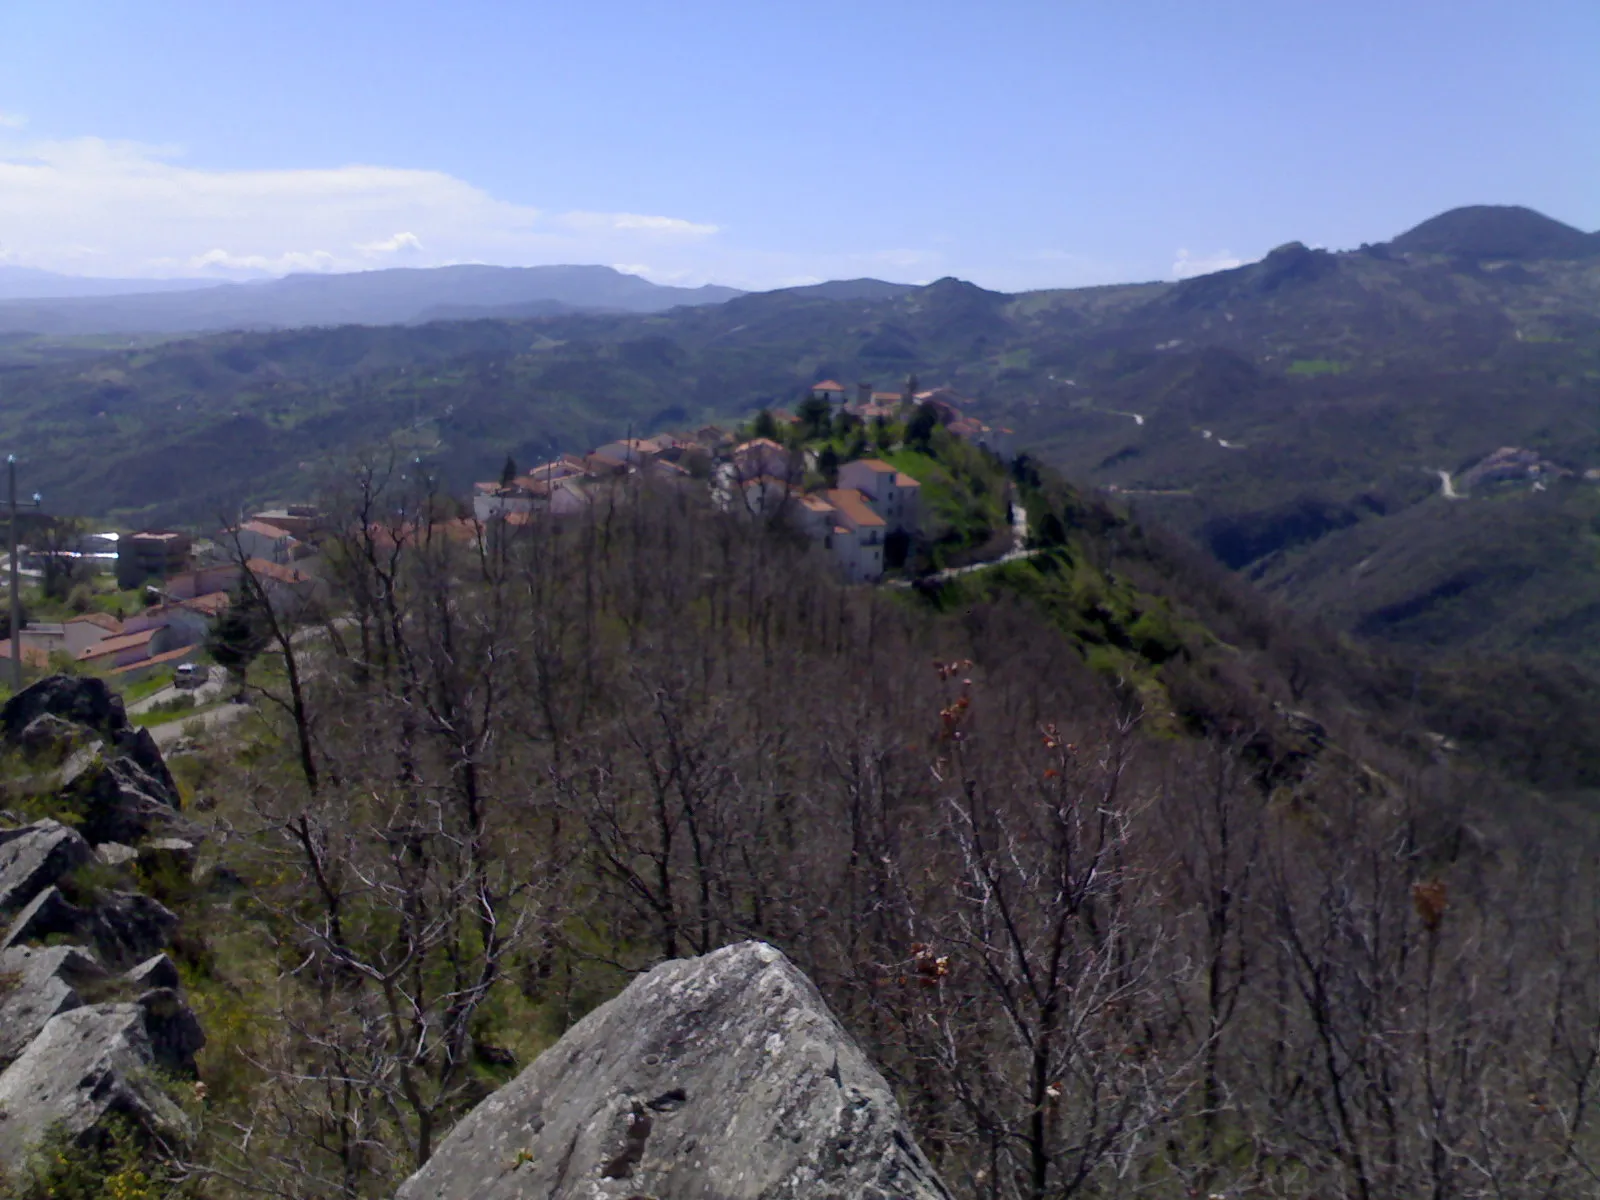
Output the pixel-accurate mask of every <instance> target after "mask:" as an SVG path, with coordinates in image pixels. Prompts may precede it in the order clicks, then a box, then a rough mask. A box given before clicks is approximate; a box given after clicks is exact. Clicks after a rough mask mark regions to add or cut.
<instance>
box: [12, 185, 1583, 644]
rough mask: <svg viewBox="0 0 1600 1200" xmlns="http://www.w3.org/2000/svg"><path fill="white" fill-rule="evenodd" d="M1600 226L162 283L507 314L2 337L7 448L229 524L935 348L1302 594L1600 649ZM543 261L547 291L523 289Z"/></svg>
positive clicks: (214, 299)
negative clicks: (1054, 270) (1225, 244)
mask: <svg viewBox="0 0 1600 1200" xmlns="http://www.w3.org/2000/svg"><path fill="white" fill-rule="evenodd" d="M1597 242H1600V239H1597V238H1596V236H1595V235H1594V234H1591V233H1584V232H1582V231H1581V230H1577V229H1573V228H1571V227H1570V226H1566V225H1562V224H1561V223H1560V222H1557V221H1552V220H1550V219H1549V218H1547V217H1544V216H1541V215H1540V214H1538V213H1535V212H1532V211H1530V210H1528V209H1523V208H1503V207H1476V208H1465V209H1457V210H1453V211H1451V212H1448V213H1445V214H1442V215H1440V216H1438V217H1435V218H1433V219H1432V220H1429V221H1425V222H1423V223H1422V224H1421V225H1419V226H1417V227H1416V228H1414V229H1412V230H1409V231H1408V232H1406V233H1403V234H1401V235H1400V236H1399V237H1396V238H1395V239H1394V240H1393V241H1391V242H1388V243H1383V244H1378V245H1369V246H1363V247H1360V248H1359V249H1355V250H1348V251H1342V252H1334V251H1327V250H1318V249H1312V248H1309V247H1307V246H1305V245H1303V244H1301V243H1298V242H1294V243H1290V244H1288V245H1285V246H1281V247H1279V248H1278V249H1276V250H1274V251H1273V252H1272V253H1270V254H1268V255H1267V256H1266V257H1265V258H1263V259H1262V260H1261V261H1259V262H1255V263H1251V264H1249V265H1247V266H1242V267H1239V268H1236V269H1233V270H1229V271H1220V272H1217V273H1215V274H1211V275H1205V276H1201V277H1198V278H1194V279H1188V280H1184V281H1182V282H1178V283H1143V284H1128V285H1119V286H1110V287H1097V288H1078V289H1063V290H1055V291H1038V292H1028V293H1023V294H1021V295H1005V294H1002V293H998V292H991V291H987V290H985V289H983V288H979V287H976V286H974V285H973V284H970V283H966V282H963V281H961V280H958V279H942V280H938V281H937V282H935V283H932V284H929V285H927V286H925V287H911V286H907V285H902V284H892V283H884V282H881V281H876V280H850V281H836V282H832V283H825V284H818V285H814V286H810V287H798V288H789V289H783V290H779V291H772V292H760V293H751V294H746V295H733V296H732V297H731V298H726V299H724V300H723V302H721V303H716V302H715V301H716V300H717V299H719V298H721V297H722V293H719V292H715V291H711V290H708V289H697V290H695V291H692V292H687V293H684V292H681V291H675V290H674V289H666V288H655V287H653V286H652V285H650V284H648V283H646V282H644V281H642V280H638V279H634V278H632V277H628V276H621V275H618V274H617V273H616V272H611V271H607V270H605V269H604V268H565V269H559V268H545V269H534V270H532V271H529V272H527V273H520V272H495V271H494V269H492V268H451V269H450V271H453V272H464V273H465V274H463V275H461V276H460V277H459V278H460V280H461V283H460V286H459V287H458V288H457V289H456V290H455V291H454V293H453V294H451V295H443V294H441V293H442V289H441V288H440V286H439V283H440V280H441V273H439V272H376V273H373V274H371V275H367V276H343V277H331V278H330V277H309V278H307V277H301V278H299V279H290V280H283V281H281V282H279V283H276V284H262V285H250V286H235V287H229V288H224V289H211V290H209V291H207V292H203V293H187V294H185V293H178V294H173V295H169V296H156V297H148V296H146V297H139V298H137V299H138V300H139V302H140V304H143V305H149V306H160V305H168V306H173V307H172V308H171V309H170V310H169V311H172V312H177V311H180V309H179V307H178V306H182V305H207V306H209V312H210V314H211V315H212V316H213V317H216V316H217V315H218V314H220V313H224V312H226V311H232V310H227V309H226V308H225V306H224V304H223V301H224V300H226V303H228V304H233V303H238V304H243V303H244V300H249V301H250V302H251V303H255V298H256V297H258V296H267V297H273V296H277V297H280V298H281V299H280V300H278V301H276V303H277V304H278V307H277V308H276V309H272V310H271V311H272V312H274V313H275V314H276V321H275V322H273V323H278V322H281V323H284V324H287V323H288V318H289V316H290V315H291V314H292V313H294V312H296V311H298V312H301V313H303V312H306V311H313V306H312V304H311V301H310V300H306V301H305V302H304V303H303V304H302V307H300V308H299V309H296V308H295V304H301V303H302V302H301V301H300V300H299V299H298V297H301V296H305V297H310V298H311V299H314V300H315V301H316V303H317V304H320V306H321V307H320V308H315V309H314V311H316V312H317V313H319V314H320V315H319V317H318V318H317V319H318V320H319V321H321V322H322V323H324V324H327V325H332V324H333V323H334V322H335V321H337V320H340V319H344V318H342V317H341V314H342V313H347V312H349V311H353V310H356V309H359V310H360V311H362V312H363V313H364V314H366V316H365V319H366V320H368V321H374V322H375V321H379V320H389V321H413V322H414V321H420V320H424V319H427V318H428V317H429V316H430V315H431V316H433V317H440V316H445V315H453V316H456V317H462V318H464V317H468V316H471V317H481V316H483V315H485V314H494V315H495V316H496V319H474V320H466V319H455V320H438V319H436V320H432V321H430V323H428V324H425V325H404V324H388V325H384V326H382V327H365V328H359V327H351V326H343V327H338V328H316V329H285V330H279V331H275V332H232V333H223V334H214V335H208V336H204V337H197V338H191V339H188V340H181V341H173V342H170V343H168V344H165V345H158V346H154V347H151V346H148V345H145V346H141V347H139V348H135V349H124V350H119V351H117V352H115V353H109V354H105V353H99V354H89V353H85V352H82V351H81V349H74V348H73V347H72V346H71V345H70V344H57V343H52V344H51V346H52V347H53V349H52V351H51V353H52V354H53V355H54V357H50V356H49V355H46V354H43V353H41V352H40V350H39V345H40V343H39V340H38V339H23V338H19V337H15V336H13V337H11V338H9V339H7V338H4V337H0V372H3V375H0V388H3V394H4V396H5V401H6V402H5V404H4V406H3V407H0V444H4V445H7V446H16V447H18V448H19V451H20V452H21V453H22V455H23V456H24V459H25V461H26V463H27V478H26V480H25V482H26V484H27V486H28V488H29V489H32V488H35V487H37V488H40V489H41V490H42V491H43V492H44V493H45V495H46V497H47V499H48V498H49V497H51V496H57V497H63V498H66V499H69V500H70V503H71V505H72V506H73V507H74V508H76V509H77V510H78V511H81V512H86V513H95V514H101V515H110V514H115V515H119V516H120V517H121V518H122V519H124V520H126V521H128V522H130V523H142V522H160V521H171V520H185V519H196V520H210V519H215V517H216V515H217V514H218V513H222V512H227V511H231V510H232V509H233V508H234V506H236V505H237V504H238V503H239V502H240V501H241V500H245V499H268V498H271V497H273V496H289V495H301V494H306V493H308V492H310V491H311V490H314V488H315V486H316V482H317V480H318V479H319V478H320V477H321V475H320V473H321V472H322V471H324V470H325V469H326V468H327V467H328V466H329V464H331V463H334V462H336V461H337V460H338V459H339V458H340V457H341V456H343V455H346V454H349V453H351V452H354V451H356V450H358V449H360V448H362V447H366V446H371V445H372V444H374V443H375V442H379V441H382V440H384V439H389V440H391V441H397V442H399V443H400V444H401V445H402V446H403V448H404V449H405V452H406V453H408V454H417V455H422V456H425V457H427V458H428V459H429V461H430V462H432V463H434V464H435V465H436V466H437V468H438V469H439V470H440V471H441V472H442V473H443V475H444V476H445V478H446V479H447V480H448V481H449V482H450V484H451V485H452V486H459V487H465V486H467V485H469V484H470V482H471V481H472V480H473V479H481V478H487V477H489V476H490V475H492V474H493V472H495V471H497V470H498V469H499V467H500V465H501V463H502V462H503V461H504V459H505V456H506V454H508V453H510V454H513V455H514V456H515V457H516V459H517V461H518V462H535V461H538V460H539V458H540V457H542V456H544V455H547V454H550V453H552V452H556V451H565V450H583V449H586V448H588V447H589V446H591V445H594V444H598V443H599V442H602V441H605V440H607V439H609V438H611V437H614V436H616V435H617V434H619V433H621V432H623V431H624V430H626V429H627V428H629V427H632V428H633V429H635V430H637V431H654V430H656V429H662V428H679V427H685V426H691V425H693V424H696V423H699V422H702V421H706V420H726V419H730V418H737V417H740V416H748V415H749V414H750V413H752V412H754V411H755V410H756V409H758V408H759V407H762V406H768V405H775V406H792V405H793V404H794V403H795V402H796V401H797V400H798V399H799V398H800V397H801V396H803V395H804V394H805V391H806V389H807V388H808V387H809V386H810V385H812V384H814V383H815V382H816V381H818V380H820V379H825V378H830V377H831V378H835V379H839V380H844V381H846V383H848V384H854V383H855V382H857V381H863V382H868V383H873V384H876V385H877V386H880V387H891V388H898V387H899V386H900V385H901V383H902V382H903V381H904V380H905V379H906V377H907V376H908V375H912V374H915V375H916V376H917V377H918V378H919V380H920V381H921V382H922V384H923V385H924V386H930V387H931V386H949V387H952V388H954V389H955V390H956V391H957V392H958V393H960V394H962V395H964V396H967V397H970V401H969V406H970V408H971V410H972V412H973V414H974V415H976V416H978V417H980V418H982V419H984V420H986V421H989V422H991V423H993V424H1004V425H1007V426H1010V427H1012V428H1013V429H1015V430H1016V433H1017V437H1016V439H1015V444H1016V445H1018V446H1021V447H1026V448H1029V449H1030V450H1031V451H1032V452H1033V453H1035V454H1038V455H1040V456H1042V457H1044V458H1047V459H1048V460H1050V461H1052V462H1054V463H1055V464H1057V465H1059V466H1061V467H1063V468H1064V469H1065V470H1066V471H1067V473H1068V474H1069V475H1070V476H1071V477H1073V478H1074V479H1076V480H1079V481H1081V482H1083V483H1085V484H1088V485H1092V486H1098V487H1101V488H1104V489H1106V490H1107V491H1109V492H1112V493H1114V494H1116V495H1118V496H1121V497H1125V498H1126V499H1127V501H1128V502H1129V503H1130V504H1132V505H1134V506H1135V507H1136V508H1137V509H1138V510H1139V511H1140V512H1142V513H1147V514H1149V515H1151V516H1152V517H1154V518H1156V519H1158V520H1159V521H1160V522H1161V523H1163V524H1166V525H1169V526H1172V527H1175V528H1177V529H1179V530H1181V531H1184V532H1186V533H1188V534H1190V535H1191V536H1193V537H1194V538H1196V539H1197V540H1198V541H1199V542H1201V543H1202V544H1203V545H1205V546H1206V547H1207V548H1209V549H1210V550H1211V551H1212V552H1213V553H1214V554H1215V555H1216V556H1217V557H1218V558H1220V559H1221V560H1222V561H1224V562H1225V563H1227V564H1228V565H1229V566H1232V567H1234V568H1236V569H1238V570H1240V571H1241V572H1244V573H1246V574H1248V575H1249V576H1251V577H1252V578H1254V579H1255V580H1257V581H1258V582H1259V583H1260V584H1261V586H1263V587H1265V588H1267V589H1269V590H1270V591H1272V592H1273V593H1274V594H1276V595H1277V596H1279V597H1281V598H1282V599H1283V600H1284V601H1286V602H1287V603H1289V604H1291V605H1293V606H1295V607H1296V608H1298V609H1302V610H1305V611H1310V612H1314V613H1317V614H1320V615H1322V616H1323V617H1325V618H1327V619H1328V620H1330V621H1332V622H1335V623H1337V624H1338V625H1339V626H1341V627H1344V628H1348V629H1353V630H1358V631H1361V632H1363V633H1366V634H1369V635H1373V636H1377V637H1381V638H1385V639H1388V640H1390V641H1393V642H1398V643H1405V644H1408V645H1412V646H1419V647H1426V648H1430V649H1432V648H1446V649H1449V648H1455V649H1460V648H1469V647H1470V648H1472V649H1474V650H1475V651H1476V650H1514V651H1518V652H1521V651H1527V650H1542V651H1549V652H1557V653H1562V654H1565V655H1568V656H1570V657H1571V658H1573V659H1587V660H1589V661H1591V662H1593V663H1595V664H1596V665H1600V603H1596V601H1595V599H1594V598H1595V597H1596V596H1600V253H1597V252H1596V245H1597ZM481 272H488V273H487V274H486V275H480V274H479V273H481ZM552 272H554V274H553V275H552V274H550V273H552ZM443 278H444V279H446V280H448V279H450V278H452V276H449V275H445V276H443ZM538 278H543V279H544V280H545V283H544V284H543V285H542V286H544V287H545V291H544V293H543V294H542V295H533V296H530V295H529V291H528V290H524V291H522V292H520V293H519V292H518V291H517V288H518V287H522V286H524V285H523V284H522V282H521V281H522V280H526V279H538ZM480 280H493V281H496V282H495V286H496V287H498V288H499V289H500V290H498V291H492V292H490V291H487V289H486V288H485V286H483V284H482V283H481V282H480ZM556 280H561V281H562V282H563V287H562V288H561V289H560V292H559V294H560V296H561V297H564V298H555V297H554V296H553V295H552V293H553V292H555V291H556V290H557V289H556V288H555V286H554V282H555V281H556ZM579 284H582V285H583V286H582V287H580V286H578V285H579ZM330 287H331V288H332V289H333V290H334V292H335V293H340V294H339V295H338V296H336V297H335V298H330V294H329V292H328V291H326V290H325V289H327V288H330ZM352 288H354V289H356V291H355V292H351V291H348V290H346V289H352ZM362 288H366V289H368V290H369V291H370V292H371V293H372V296H371V297H364V296H363V295H362V294H361V292H360V289H362ZM407 289H409V290H407ZM240 297H242V298H244V299H239V300H236V299H235V298H240ZM123 299H125V298H111V299H109V300H106V301H103V302H102V301H92V302H91V301H73V302H70V305H79V306H84V307H85V308H86V309H87V308H89V307H91V306H92V305H96V304H101V303H104V304H106V305H114V304H117V303H121V301H122V300H123ZM694 300H699V301H700V303H697V304H696V303H692V301H694ZM291 301H293V303H291ZM686 301H688V303H686ZM708 301H709V302H708ZM62 303H63V304H67V302H62ZM630 303H631V304H634V305H638V306H640V307H643V306H645V305H653V306H654V308H655V310H656V311H651V312H648V314H647V315H641V314H640V313H638V312H625V311H620V310H622V309H623V308H625V307H626V305H627V304H630ZM578 304H582V305H584V306H586V307H590V308H591V309H597V308H609V309H610V310H611V311H609V312H597V311H587V312H580V311H574V309H575V307H576V306H577V305H578ZM70 305H69V307H70ZM669 306H675V307H672V311H660V310H662V309H665V308H667V307H669ZM269 307H270V306H262V307H257V308H255V309H254V311H255V313H256V314H257V319H261V320H262V321H263V323H267V322H266V321H265V319H264V318H263V317H262V315H261V314H263V313H264V312H267V311H268V309H269ZM6 308H7V306H0V313H3V312H4V311H6ZM52 311H55V310H54V309H52ZM189 311H194V310H192V309H191V310H189ZM507 314H511V315H509V316H508V315H507ZM513 317H514V318H515V319H513ZM63 356H66V357H63ZM1502 450H1509V451H1510V453H1508V454H1502V453H1501V451H1502ZM1518 464H1532V466H1528V467H1523V466H1519V465H1518ZM1535 467H1536V468H1537V469H1536V470H1535V469H1534V468H1535ZM1447 477H1448V481H1449V482H1448V484H1447ZM1463 497H1464V498H1463Z"/></svg>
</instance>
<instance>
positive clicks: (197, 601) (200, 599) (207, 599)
mask: <svg viewBox="0 0 1600 1200" xmlns="http://www.w3.org/2000/svg"><path fill="white" fill-rule="evenodd" d="M232 603H233V598H232V597H231V596H229V595H228V593H227V592H207V593H206V594H205V595H204V596H195V597H193V598H191V599H189V600H180V601H178V607H179V608H192V609H193V610H194V611H195V612H201V613H205V614H206V615H207V616H208V617H214V616H216V615H217V614H218V613H220V612H222V611H223V610H224V609H225V608H227V607H228V606H229V605H231V604H232Z"/></svg>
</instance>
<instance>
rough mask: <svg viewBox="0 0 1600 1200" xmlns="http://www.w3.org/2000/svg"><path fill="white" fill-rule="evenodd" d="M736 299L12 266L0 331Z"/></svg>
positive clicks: (437, 281)
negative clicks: (90, 275) (81, 275)
mask: <svg viewBox="0 0 1600 1200" xmlns="http://www.w3.org/2000/svg"><path fill="white" fill-rule="evenodd" d="M135 285H142V286H141V287H139V288H137V289H136V288H135ZM73 288H76V289H78V290H77V291H76V293H73V292H72V290H71V289H73ZM742 294H743V293H741V292H740V291H739V290H738V289H737V288H727V287H717V286H714V285H707V286H705V287H698V288H680V287H664V286H662V285H660V284H654V283H651V282H650V281H649V280H647V279H641V278H639V277H638V276H637V275H626V274H624V273H622V272H621V271H616V270H613V269H612V268H610V267H596V266H552V267H488V266H456V267H432V268H395V269H391V270H384V271H358V272H352V273H349V274H342V275H290V276H287V277H285V278H283V279H274V280H271V281H267V282H262V283H225V284H210V285H207V284H205V283H204V282H201V281H194V280H170V281H165V282H157V281H151V280H144V281H139V280H112V279H76V278H73V277H71V276H64V275H52V274H50V273H49V272H43V271H38V272H35V271H29V270H26V269H24V268H15V267H12V268H0V297H11V298H10V299H0V333H36V334H46V335H52V336H66V335H83V334H173V333H204V332H209V331H214V330H224V329H289V328H299V327H303V326H310V325H404V324H414V323H418V322H423V321H433V320H466V319H474V318H485V317H532V316H552V315H555V314H557V313H565V312H583V311H590V312H593V311H599V312H635V313H641V312H661V311H664V310H666V309H669V308H676V307H678V306H680V305H688V304H719V303H721V302H722V301H724V300H729V299H732V298H733V297H734V296H739V295H742ZM19 297H20V298H19Z"/></svg>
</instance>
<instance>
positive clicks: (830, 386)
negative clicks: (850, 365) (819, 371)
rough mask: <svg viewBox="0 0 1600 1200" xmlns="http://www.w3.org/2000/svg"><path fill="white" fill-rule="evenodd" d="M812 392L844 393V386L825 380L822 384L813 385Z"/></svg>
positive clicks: (834, 381) (831, 380) (835, 381)
mask: <svg viewBox="0 0 1600 1200" xmlns="http://www.w3.org/2000/svg"><path fill="white" fill-rule="evenodd" d="M811 390H812V391H813V392H842V391H844V384H842V383H839V382H838V381H837V380H833V379H824V380H823V381H822V382H821V383H813V384H812V385H811Z"/></svg>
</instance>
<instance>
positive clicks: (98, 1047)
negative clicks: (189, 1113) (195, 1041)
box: [0, 1004, 189, 1165]
mask: <svg viewBox="0 0 1600 1200" xmlns="http://www.w3.org/2000/svg"><path fill="white" fill-rule="evenodd" d="M148 1019H149V1018H148V1014H147V1011H146V1008H145V1007H144V1006H143V1005H140V1004H95V1005H91V1006H89V1007H86V1008H77V1009H73V1010H72V1011H71V1012H67V1013H62V1014H61V1015H60V1016H56V1017H52V1018H51V1019H50V1020H49V1021H48V1022H47V1023H46V1024H45V1027H44V1029H43V1030H42V1031H41V1032H40V1033H39V1036H38V1037H36V1038H34V1039H33V1041H32V1042H31V1043H30V1044H29V1046H28V1048H27V1050H26V1051H24V1052H23V1054H22V1056H21V1057H20V1058H18V1059H17V1060H16V1062H14V1063H12V1064H11V1065H10V1066H9V1067H7V1068H6V1069H5V1071H4V1072H3V1073H0V1163H5V1164H8V1165H10V1164H17V1163H22V1162H25V1161H26V1160H27V1155H28V1152H29V1151H30V1150H32V1149H33V1148H34V1147H35V1146H37V1145H38V1144H39V1142H40V1140H41V1139H42V1138H43V1137H44V1135H45V1134H46V1133H48V1132H50V1131H51V1130H52V1129H57V1128H58V1129H61V1130H62V1131H64V1132H65V1133H66V1134H67V1136H69V1137H71V1138H75V1139H81V1140H83V1141H88V1140H90V1139H92V1137H93V1136H94V1134H95V1132H96V1131H97V1130H99V1129H102V1128H103V1127H104V1125H105V1122H106V1121H107V1119H108V1118H110V1117H112V1116H120V1117H122V1118H125V1119H126V1120H129V1121H131V1122H133V1123H134V1124H135V1125H137V1126H139V1127H141V1128H143V1129H145V1130H147V1131H149V1132H150V1133H152V1134H155V1135H157V1136H159V1137H160V1138H162V1139H163V1140H164V1141H166V1142H168V1143H169V1144H171V1143H182V1142H183V1141H184V1140H185V1139H186V1137H187V1135H188V1132H189V1128H188V1122H187V1120H186V1119H185V1117H184V1114H183V1110H182V1109H181V1108H179V1107H178V1105H177V1104H176V1103H175V1102H174V1101H173V1099H172V1097H171V1096H170V1095H168V1093H167V1091H166V1090H165V1086H164V1085H163V1083H162V1081H161V1075H162V1073H163V1071H164V1070H165V1069H166V1068H167V1064H166V1063H164V1062H162V1061H161V1058H160V1056H159V1055H158V1053H157V1049H156V1046H155V1044H154V1042H153V1041H152V1039H151V1036H150V1033H149V1030H148V1029H147V1021H148ZM161 1019H162V1020H165V1018H161Z"/></svg>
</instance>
